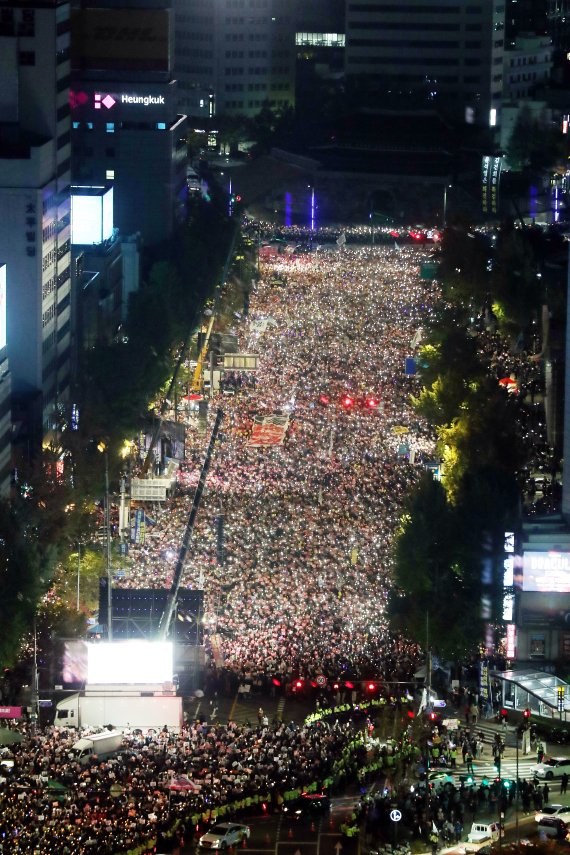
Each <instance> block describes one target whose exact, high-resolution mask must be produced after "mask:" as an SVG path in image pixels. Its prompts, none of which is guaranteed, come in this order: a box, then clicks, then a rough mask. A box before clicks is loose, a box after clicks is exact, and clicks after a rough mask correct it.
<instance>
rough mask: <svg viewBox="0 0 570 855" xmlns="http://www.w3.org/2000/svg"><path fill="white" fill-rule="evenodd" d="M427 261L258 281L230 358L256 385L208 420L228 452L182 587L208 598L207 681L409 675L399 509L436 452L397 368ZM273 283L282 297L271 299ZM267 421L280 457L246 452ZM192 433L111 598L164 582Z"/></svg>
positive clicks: (280, 274) (395, 253)
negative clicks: (390, 609)
mask: <svg viewBox="0 0 570 855" xmlns="http://www.w3.org/2000/svg"><path fill="white" fill-rule="evenodd" d="M426 255H427V251H426V249H425V248H424V249H423V250H420V249H418V248H411V247H403V248H395V247H393V246H392V247H389V248H388V247H385V246H384V247H364V248H363V247H358V248H353V247H344V248H342V249H335V250H334V251H327V252H314V253H312V254H311V255H304V256H299V257H297V258H291V257H287V256H283V257H282V258H281V260H280V261H278V262H276V263H275V262H274V263H273V264H272V265H271V266H270V267H267V268H266V267H264V266H262V270H261V274H262V278H261V281H260V282H259V283H258V284H257V286H256V288H255V290H254V292H253V293H252V295H251V310H250V313H249V317H248V318H247V319H246V320H245V321H244V322H243V324H242V326H241V328H240V329H239V331H238V332H239V335H240V343H239V347H240V350H241V351H242V352H248V353H252V352H253V353H257V354H258V357H259V369H258V371H257V374H256V382H255V385H252V384H250V383H241V384H236V386H235V387H234V389H233V391H235V394H233V395H228V394H227V389H225V390H224V394H220V395H219V396H218V397H217V398H214V400H213V401H211V405H210V418H212V417H213V414H214V411H215V408H216V406H217V405H218V404H219V405H221V406H222V407H223V409H224V413H225V417H224V422H223V439H222V440H221V441H220V442H219V444H218V446H217V448H216V450H215V454H214V458H213V462H212V466H211V468H210V472H209V474H208V481H207V495H206V496H205V498H204V501H203V505H202V508H201V510H200V513H199V515H198V520H197V524H196V527H195V530H194V536H193V542H192V549H191V550H190V555H189V557H188V560H187V564H186V567H185V573H184V579H183V585H184V586H187V587H193V588H196V587H203V589H204V591H205V597H206V609H205V613H206V614H205V617H206V626H207V627H208V630H209V633H210V635H212V634H216V636H217V642H218V648H219V650H220V652H221V659H222V661H221V662H218V663H217V664H218V665H223V667H225V668H228V669H231V670H232V671H234V672H235V673H237V674H238V675H239V676H240V677H241V676H243V677H248V676H249V677H253V678H255V677H256V675H259V674H265V675H266V674H273V675H276V676H278V677H283V678H287V676H289V677H290V676H291V675H294V676H305V677H316V676H318V675H324V676H326V677H330V678H338V677H339V676H341V675H347V674H351V675H352V676H354V677H357V678H358V677H363V678H366V677H371V676H373V675H374V676H377V677H380V676H383V677H386V678H388V677H390V678H391V679H394V680H397V679H403V678H409V676H410V675H411V673H413V670H414V666H415V665H416V664H417V649H416V648H415V646H414V645H411V644H409V643H406V642H404V641H403V640H401V639H397V638H394V637H392V636H390V634H389V633H388V629H387V623H386V619H385V614H384V612H385V604H386V598H387V593H388V588H389V585H390V570H391V567H390V562H391V543H392V538H393V535H394V532H395V530H396V528H397V526H398V524H399V519H400V513H401V507H402V501H403V498H404V496H405V495H406V494H407V492H408V491H409V489H410V486H411V484H413V482H414V480H415V479H416V478H417V476H418V473H419V472H420V471H421V468H422V462H423V460H424V458H425V457H426V456H429V453H430V451H431V449H432V443H431V438H430V436H429V432H428V429H427V427H426V426H425V425H424V424H422V423H421V421H420V420H419V419H418V417H417V416H416V415H414V413H413V412H412V410H411V407H410V403H409V395H410V391H412V390H413V382H414V381H413V379H410V378H409V377H407V376H406V374H405V369H404V366H405V359H406V357H407V356H410V355H412V353H413V351H414V347H413V344H412V340H413V338H414V335H415V333H416V331H417V329H418V328H419V327H420V326H421V324H422V322H423V320H424V318H425V317H426V314H427V313H429V312H430V305H431V302H432V299H433V297H434V290H435V286H434V285H433V283H431V282H430V281H428V280H424V279H421V277H420V265H421V263H422V260H425V258H426ZM276 274H277V278H278V279H280V280H281V281H285V283H286V285H285V287H282V286H280V287H275V286H272V285H271V284H269V283H270V280H271V279H272V278H273V279H274V278H275V275H276ZM267 320H269V321H270V323H267V324H263V323H262V322H263V321H267ZM274 414H279V415H282V416H283V415H285V416H287V418H288V427H287V430H286V433H285V437H284V442H283V443H282V444H281V445H274V446H271V447H263V448H259V447H252V446H251V444H249V439H250V435H251V431H252V426H253V421H254V419H255V418H257V419H258V420H259V419H260V418H261V417H263V416H271V415H274ZM187 433H188V437H187V448H188V451H187V458H186V460H185V461H184V462H183V463H182V465H181V468H180V476H179V477H180V483H181V485H182V486H183V488H184V490H183V494H182V495H179V496H178V497H177V498H176V499H175V500H174V501H173V502H171V503H169V505H168V507H167V508H166V509H165V510H164V511H163V513H162V515H161V516H160V517H159V519H158V524H157V526H155V527H154V528H153V530H152V532H151V534H150V537H148V538H147V542H146V543H145V544H144V545H142V546H140V547H134V548H133V549H132V550H131V558H132V560H133V566H132V570H131V571H130V573H129V574H128V576H127V577H126V578H125V579H123V580H119V584H122V585H129V586H133V587H161V586H164V585H168V584H169V583H170V581H171V579H172V573H173V570H174V566H175V564H176V560H177V557H178V548H179V545H180V542H181V538H182V533H183V530H184V526H185V524H186V519H187V514H188V509H189V504H190V501H191V493H192V487H193V484H194V483H195V482H196V480H197V477H198V472H199V466H200V462H201V460H202V457H203V453H204V447H205V442H206V441H207V438H208V437H207V436H206V437H204V436H203V435H200V434H199V432H198V429H197V427H196V425H193V424H192V423H190V425H189V427H188V432H187ZM220 514H221V515H223V517H224V522H225V525H224V529H225V542H224V560H223V563H222V564H220V563H219V555H220V550H219V543H218V536H217V531H216V525H215V518H216V517H217V516H218V515H220ZM222 606H223V608H222Z"/></svg>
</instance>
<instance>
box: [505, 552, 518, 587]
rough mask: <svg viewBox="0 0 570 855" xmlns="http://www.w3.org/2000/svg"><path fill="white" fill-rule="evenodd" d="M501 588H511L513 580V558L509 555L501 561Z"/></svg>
mask: <svg viewBox="0 0 570 855" xmlns="http://www.w3.org/2000/svg"><path fill="white" fill-rule="evenodd" d="M503 570H504V572H503V587H504V588H512V587H513V585H514V579H515V558H514V555H509V557H508V558H505V560H504V561H503Z"/></svg>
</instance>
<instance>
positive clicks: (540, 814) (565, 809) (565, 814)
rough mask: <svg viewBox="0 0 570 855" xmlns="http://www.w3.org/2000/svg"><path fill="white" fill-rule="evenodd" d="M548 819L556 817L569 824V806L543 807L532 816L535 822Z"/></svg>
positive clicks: (554, 805)
mask: <svg viewBox="0 0 570 855" xmlns="http://www.w3.org/2000/svg"><path fill="white" fill-rule="evenodd" d="M549 817H558V818H560V819H562V820H564V822H566V823H569V824H570V805H556V804H553V805H544V807H543V808H542V809H541V810H537V811H536V812H535V814H534V818H535V820H536V822H540V820H541V819H544V818H549Z"/></svg>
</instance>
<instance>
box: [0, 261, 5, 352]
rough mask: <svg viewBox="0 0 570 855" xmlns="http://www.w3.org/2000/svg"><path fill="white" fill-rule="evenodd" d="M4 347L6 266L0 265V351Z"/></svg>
mask: <svg viewBox="0 0 570 855" xmlns="http://www.w3.org/2000/svg"><path fill="white" fill-rule="evenodd" d="M3 347H6V265H5V264H0V350H2V348H3Z"/></svg>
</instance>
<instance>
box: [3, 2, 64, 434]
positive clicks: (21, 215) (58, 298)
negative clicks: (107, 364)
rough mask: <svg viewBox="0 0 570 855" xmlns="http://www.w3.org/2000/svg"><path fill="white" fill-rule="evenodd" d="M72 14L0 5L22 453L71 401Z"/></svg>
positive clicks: (52, 428) (15, 386) (9, 272)
mask: <svg viewBox="0 0 570 855" xmlns="http://www.w3.org/2000/svg"><path fill="white" fill-rule="evenodd" d="M69 14H70V8H69V3H67V2H58V0H45V2H44V1H43V0H42V2H0V206H1V208H2V211H3V214H4V215H3V216H2V218H0V259H1V260H2V262H3V263H5V264H6V289H7V290H6V331H7V335H6V338H7V353H8V357H9V364H10V375H11V383H12V394H13V410H14V419H15V421H16V423H17V425H18V427H19V433H18V436H19V438H20V439H22V445H25V447H26V449H32V448H33V447H34V446H36V445H37V444H38V443H39V442H40V440H42V439H43V440H44V441H49V440H50V439H53V438H54V437H55V436H57V431H58V427H59V425H60V422H61V419H62V418H64V417H65V413H66V410H67V408H68V406H69V399H70V383H71V336H72V330H71V316H70V302H71V293H70V291H71V276H70V259H71V252H70V195H69V185H70V114H69V73H70V66H69ZM0 344H1V342H0ZM0 391H1V387H0Z"/></svg>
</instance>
